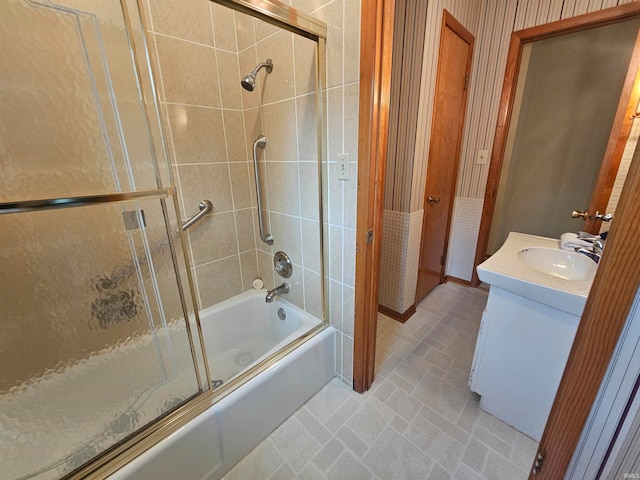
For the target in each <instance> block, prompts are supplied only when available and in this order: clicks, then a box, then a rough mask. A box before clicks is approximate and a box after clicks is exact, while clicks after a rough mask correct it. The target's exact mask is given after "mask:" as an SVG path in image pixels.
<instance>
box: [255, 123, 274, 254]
mask: <svg viewBox="0 0 640 480" xmlns="http://www.w3.org/2000/svg"><path fill="white" fill-rule="evenodd" d="M266 146H267V137H265V136H264V135H260V136H259V137H258V138H256V141H255V142H253V169H254V172H255V177H256V197H258V225H259V226H260V238H261V239H262V241H263V242H264V243H266V244H267V245H273V237H272V236H271V234H270V233H265V231H264V224H263V221H262V189H261V186H260V167H259V166H258V147H260V148H262V149H264V148H265V147H266Z"/></svg>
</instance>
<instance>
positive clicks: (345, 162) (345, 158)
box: [338, 153, 349, 180]
mask: <svg viewBox="0 0 640 480" xmlns="http://www.w3.org/2000/svg"><path fill="white" fill-rule="evenodd" d="M338 180H349V154H348V153H339V154H338Z"/></svg>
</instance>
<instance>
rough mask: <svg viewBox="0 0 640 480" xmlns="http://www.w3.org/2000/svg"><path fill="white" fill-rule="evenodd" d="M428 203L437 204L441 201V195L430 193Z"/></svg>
mask: <svg viewBox="0 0 640 480" xmlns="http://www.w3.org/2000/svg"><path fill="white" fill-rule="evenodd" d="M427 203H429V205H437V204H438V203H440V197H432V196H431V195H429V196H428V197H427Z"/></svg>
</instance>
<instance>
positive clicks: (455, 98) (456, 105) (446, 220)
mask: <svg viewBox="0 0 640 480" xmlns="http://www.w3.org/2000/svg"><path fill="white" fill-rule="evenodd" d="M473 41H474V38H473V36H472V35H471V34H470V33H469V32H468V31H467V30H466V29H465V28H464V27H463V26H462V25H461V24H460V23H459V22H458V21H457V20H456V19H455V18H453V16H451V14H450V13H449V12H447V11H446V10H445V11H444V13H443V19H442V32H441V34H440V51H439V54H438V73H437V77H436V93H435V102H434V109H433V122H432V127H431V141H430V145H429V164H428V167H427V180H426V187H425V201H424V217H423V222H422V242H421V246H420V265H419V268H418V286H417V289H416V303H417V302H419V301H420V300H422V299H423V298H424V297H425V296H426V295H427V294H428V293H429V292H430V291H431V290H433V289H434V288H435V287H436V285H438V284H439V283H442V282H443V281H444V266H445V260H446V250H447V244H448V241H449V228H450V226H451V214H452V211H453V198H454V194H455V188H456V178H457V173H458V164H459V163H460V162H459V160H460V144H461V142H462V129H463V126H464V117H465V111H466V105H467V92H468V89H467V86H468V83H469V73H470V70H471V59H472V56H473Z"/></svg>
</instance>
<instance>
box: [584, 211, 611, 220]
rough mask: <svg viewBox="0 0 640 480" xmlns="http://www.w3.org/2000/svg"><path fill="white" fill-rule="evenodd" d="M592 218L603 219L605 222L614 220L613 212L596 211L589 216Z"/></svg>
mask: <svg viewBox="0 0 640 480" xmlns="http://www.w3.org/2000/svg"><path fill="white" fill-rule="evenodd" d="M589 218H590V219H591V220H602V221H603V222H610V221H611V220H613V214H611V213H600V212H598V211H596V214H595V215H593V216H591V217H589Z"/></svg>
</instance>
